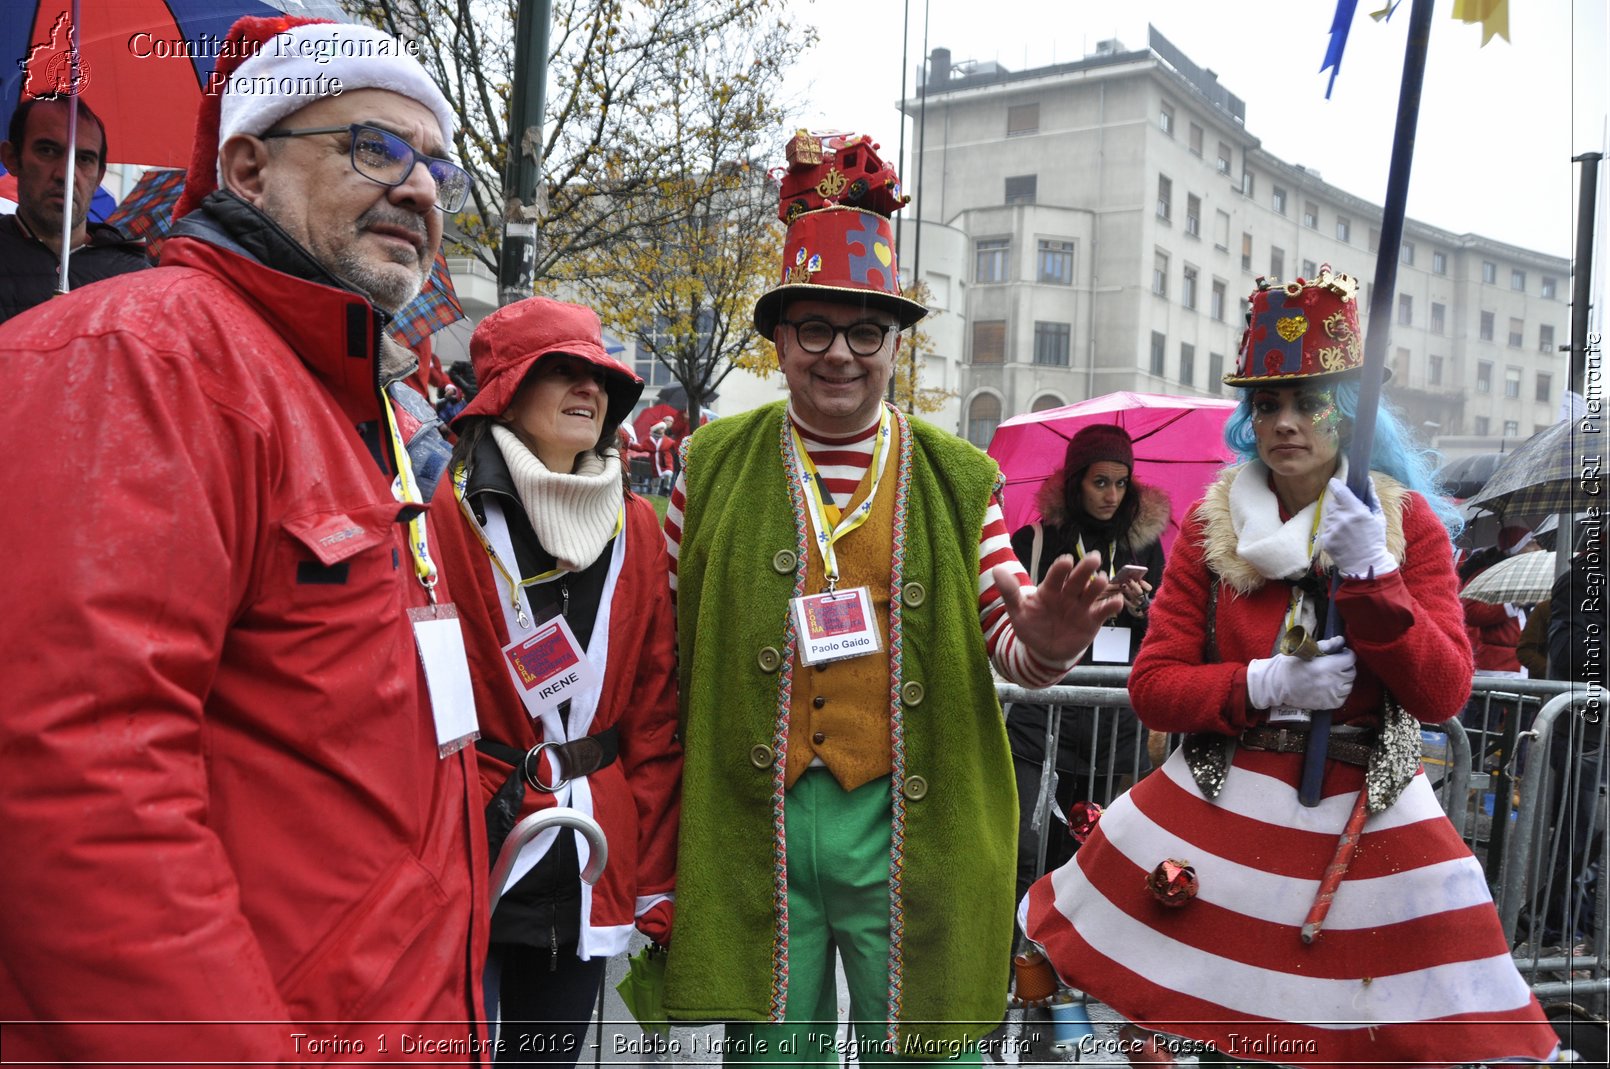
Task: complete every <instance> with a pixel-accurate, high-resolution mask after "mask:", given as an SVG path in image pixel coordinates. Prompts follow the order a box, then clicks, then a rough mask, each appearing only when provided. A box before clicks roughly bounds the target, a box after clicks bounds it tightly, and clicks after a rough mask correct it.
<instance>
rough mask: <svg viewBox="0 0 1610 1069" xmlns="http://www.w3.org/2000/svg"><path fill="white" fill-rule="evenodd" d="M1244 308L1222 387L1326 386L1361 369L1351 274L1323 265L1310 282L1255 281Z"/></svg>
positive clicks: (1355, 291) (1355, 287) (1360, 339)
mask: <svg viewBox="0 0 1610 1069" xmlns="http://www.w3.org/2000/svg"><path fill="white" fill-rule="evenodd" d="M1248 304H1249V308H1248V312H1247V328H1246V331H1245V332H1244V333H1243V334H1242V335H1241V351H1240V354H1239V358H1238V361H1237V366H1236V370H1235V371H1234V372H1232V373H1230V374H1228V375H1226V376H1224V379H1223V381H1224V384H1225V385H1226V386H1283V385H1286V384H1288V383H1298V382H1304V383H1307V382H1317V381H1328V380H1330V379H1334V378H1339V377H1341V376H1343V375H1353V374H1357V373H1358V372H1359V370H1360V369H1362V368H1363V366H1364V334H1363V331H1361V330H1360V329H1359V322H1358V280H1357V279H1355V278H1353V277H1352V276H1351V275H1340V274H1333V273H1332V272H1331V268H1330V265H1329V264H1324V265H1322V266H1321V267H1320V269H1319V275H1318V277H1317V278H1315V279H1313V280H1311V281H1310V280H1308V279H1303V278H1299V279H1297V280H1296V281H1295V282H1288V283H1285V284H1284V285H1282V284H1281V283H1280V282H1279V281H1277V280H1274V279H1267V278H1259V279H1258V288H1257V289H1255V290H1253V291H1252V294H1251V295H1250V297H1249V298H1248ZM1387 371H1388V373H1389V372H1390V369H1387ZM1383 381H1384V377H1383Z"/></svg>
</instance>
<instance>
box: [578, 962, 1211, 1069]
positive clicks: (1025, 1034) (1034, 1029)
mask: <svg viewBox="0 0 1610 1069" xmlns="http://www.w3.org/2000/svg"><path fill="white" fill-rule="evenodd" d="M643 945H645V941H644V940H643V939H642V937H641V936H639V937H635V938H634V941H633V943H632V946H631V948H630V950H629V952H628V953H627V954H625V955H622V956H621V957H617V958H615V959H613V960H611V961H610V963H609V965H608V967H607V968H606V972H605V982H604V1001H603V1012H602V1014H600V1015H596V1016H595V1018H594V1021H593V1025H592V1027H591V1029H590V1030H589V1032H588V1038H587V1045H586V1047H585V1048H584V1050H583V1052H582V1056H581V1058H580V1060H579V1061H578V1062H577V1066H578V1069H587V1067H588V1066H635V1065H655V1064H664V1065H668V1066H673V1065H674V1066H714V1065H718V1064H722V1062H723V1054H724V1053H729V1057H727V1059H726V1062H725V1064H727V1065H729V1066H741V1065H744V1064H747V1059H744V1058H743V1055H742V1054H741V1053H739V1052H725V1051H724V1047H723V1042H724V1041H723V1030H722V1027H721V1026H720V1025H707V1026H703V1027H686V1026H678V1027H675V1028H672V1029H671V1032H670V1035H669V1036H667V1037H663V1038H659V1039H655V1038H654V1037H650V1036H647V1035H645V1034H644V1032H643V1030H642V1029H641V1028H639V1027H638V1026H637V1022H636V1021H634V1020H633V1019H632V1015H631V1014H630V1013H629V1012H628V1011H627V1009H626V1006H625V1004H624V1003H622V1002H621V999H620V995H619V994H617V993H616V991H615V985H616V984H618V983H619V982H620V981H621V978H622V977H624V976H625V975H626V969H627V961H628V959H629V958H630V957H631V955H632V954H636V953H637V951H638V950H639V949H640V948H641V947H642V946H643ZM838 990H839V1017H840V1019H841V1020H842V1019H844V1018H845V1017H847V1016H848V1014H849V995H848V991H847V987H846V985H845V982H844V976H843V972H842V971H840V973H839V977H838ZM1089 1010H1090V1017H1091V1022H1092V1026H1093V1034H1092V1035H1091V1036H1090V1038H1088V1039H1086V1040H1085V1041H1083V1043H1081V1044H1080V1046H1079V1047H1078V1048H1076V1049H1074V1050H1071V1051H1066V1052H1057V1051H1054V1050H1053V1049H1052V1046H1051V1035H1050V1023H1049V1022H1047V1021H1044V1020H1031V1021H1030V1022H1028V1023H1027V1024H1025V1022H1024V1020H1023V1016H1024V1015H1023V1012H1022V1011H1017V1010H1014V1011H1012V1012H1010V1013H1009V1014H1008V1015H1007V1019H1006V1021H1005V1022H1004V1023H1003V1025H1002V1027H1001V1028H1000V1029H999V1030H998V1031H997V1032H995V1033H994V1034H992V1035H991V1036H990V1038H989V1040H988V1041H987V1042H986V1043H985V1066H986V1069H987V1067H988V1066H991V1065H1014V1066H1016V1065H1023V1066H1029V1065H1044V1066H1060V1065H1067V1064H1070V1063H1077V1064H1079V1065H1086V1066H1103V1065H1111V1066H1127V1065H1128V1064H1129V1061H1128V1058H1127V1057H1126V1056H1125V1054H1124V1052H1123V1044H1122V1042H1121V1041H1120V1039H1119V1037H1118V1029H1119V1027H1120V1026H1121V1025H1122V1024H1123V1021H1122V1020H1121V1019H1120V1018H1119V1017H1118V1016H1117V1014H1115V1013H1113V1012H1112V1011H1111V1010H1110V1009H1108V1008H1107V1007H1106V1006H1103V1005H1101V1004H1099V1003H1091V1004H1090V1007H1089ZM1031 1013H1032V1011H1031ZM853 1050H854V1045H853V1044H852V1043H850V1042H848V1035H847V1028H846V1026H844V1025H843V1024H841V1025H840V1026H839V1032H838V1042H837V1044H836V1046H835V1051H837V1052H851V1053H835V1054H834V1055H833V1059H832V1060H837V1061H839V1062H840V1063H841V1064H844V1065H846V1066H848V1065H852V1064H855V1063H856V1062H857V1060H858V1059H856V1058H855V1056H854V1054H853ZM1193 1061H1194V1059H1191V1058H1185V1057H1182V1058H1180V1059H1179V1063H1180V1065H1182V1066H1185V1065H1189V1064H1191V1063H1192V1062H1193ZM934 1064H935V1065H940V1064H943V1063H938V1062H936V1063H934Z"/></svg>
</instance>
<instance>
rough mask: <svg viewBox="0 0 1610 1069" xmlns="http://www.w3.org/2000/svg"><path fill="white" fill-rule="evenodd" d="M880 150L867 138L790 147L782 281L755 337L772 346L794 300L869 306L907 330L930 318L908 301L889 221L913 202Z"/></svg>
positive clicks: (804, 136)
mask: <svg viewBox="0 0 1610 1069" xmlns="http://www.w3.org/2000/svg"><path fill="white" fill-rule="evenodd" d="M877 148H878V146H877V144H876V142H874V141H872V140H871V139H869V138H866V137H861V136H853V135H836V136H828V137H826V138H825V139H824V138H821V137H817V136H815V135H812V134H808V133H806V132H805V131H803V130H802V131H800V132H799V133H798V134H796V135H795V136H794V139H793V141H791V142H790V143H789V146H788V160H789V169H788V173H787V174H786V176H785V177H784V178H783V180H782V190H781V194H782V195H781V198H780V201H781V206H780V208H779V210H778V216H779V218H781V219H783V220H784V221H785V222H787V223H788V237H787V238H786V240H785V241H784V243H783V263H782V274H781V278H780V281H779V282H778V284H777V286H775V287H774V288H772V289H771V290H768V291H767V292H766V293H764V294H762V295H761V298H760V300H758V301H756V302H755V329H756V330H758V331H760V333H762V334H764V335H766V336H767V337H768V338H769V337H771V335H772V331H773V330H775V329H776V327H777V320H778V318H779V316H780V315H781V314H782V309H783V305H785V304H786V303H787V302H788V301H790V300H800V299H805V300H811V299H814V300H828V301H855V302H857V303H861V302H864V303H866V304H869V305H873V306H874V307H878V308H883V309H886V310H887V311H889V312H892V313H893V314H894V315H895V317H896V318H897V319H898V320H899V322H900V326H901V328H902V329H903V328H905V327H909V326H911V325H912V324H913V323H916V322H917V321H918V320H920V319H922V318H923V317H924V316H926V315H927V314H928V309H926V308H924V307H923V306H922V305H920V304H918V303H917V302H916V301H913V300H909V299H907V298H905V297H902V296H901V295H900V269H899V267H898V266H897V265H896V263H895V255H894V228H893V227H891V226H890V225H889V214H890V213H892V212H895V211H898V210H899V209H900V208H901V207H903V206H904V205H905V204H906V202H907V200H909V199H910V198H908V197H906V196H905V195H904V194H902V193H901V192H900V180H899V179H898V178H897V177H896V176H895V173H894V169H893V168H892V167H890V166H889V165H888V164H886V163H884V162H883V161H882V160H880V159H879V158H878V155H877ZM846 168H848V171H849V172H850V173H847V172H846V170H845V169H846Z"/></svg>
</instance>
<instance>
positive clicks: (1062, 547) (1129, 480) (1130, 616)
mask: <svg viewBox="0 0 1610 1069" xmlns="http://www.w3.org/2000/svg"><path fill="white" fill-rule="evenodd" d="M1134 467H1135V447H1134V443H1133V442H1131V441H1130V438H1129V434H1128V432H1126V431H1125V430H1124V429H1123V428H1122V427H1119V426H1116V425H1114V424H1110V423H1098V424H1094V425H1092V426H1088V427H1085V428H1083V429H1082V430H1080V431H1079V432H1078V433H1077V434H1075V435H1074V436H1073V437H1072V438H1071V439H1069V441H1068V448H1067V451H1066V453H1064V454H1063V462H1062V467H1061V468H1060V469H1058V470H1057V471H1055V472H1053V473H1052V474H1051V475H1050V476H1049V477H1048V478H1047V479H1046V480H1045V482H1044V483H1043V484H1042V485H1041V487H1040V491H1039V495H1038V498H1037V504H1038V505H1039V511H1040V520H1039V521H1038V522H1036V523H1031V524H1029V525H1027V526H1026V527H1021V528H1019V529H1018V531H1017V533H1016V534H1014V535H1013V536H1012V549H1013V550H1014V551H1015V552H1016V553H1017V556H1018V559H1019V560H1021V561H1022V562H1023V566H1024V567H1025V568H1027V569H1028V571H1029V575H1030V576H1031V577H1032V578H1033V579H1034V580H1035V581H1036V582H1038V581H1039V579H1040V577H1041V576H1043V575H1044V574H1045V571H1046V569H1047V568H1049V567H1050V566H1051V562H1052V561H1054V560H1056V559H1057V558H1058V557H1060V556H1062V555H1063V554H1064V553H1069V554H1072V555H1073V557H1074V559H1075V560H1077V559H1078V558H1080V557H1082V556H1084V554H1085V553H1087V552H1091V551H1098V552H1100V553H1101V565H1102V571H1104V572H1105V573H1107V575H1108V576H1116V575H1117V573H1118V569H1120V568H1122V567H1123V566H1124V565H1126V564H1138V565H1140V566H1142V567H1144V568H1145V569H1146V576H1145V578H1144V579H1139V580H1132V581H1130V582H1128V583H1126V584H1124V609H1123V611H1122V612H1120V613H1119V614H1118V615H1117V616H1116V617H1114V618H1113V619H1112V620H1109V621H1108V627H1110V628H1114V629H1122V630H1124V631H1127V632H1128V634H1127V635H1123V634H1119V633H1118V631H1114V632H1113V633H1112V638H1113V640H1114V641H1113V644H1112V646H1111V647H1110V648H1109V647H1103V646H1092V647H1091V650H1090V652H1089V653H1087V654H1086V655H1085V659H1084V661H1083V662H1081V663H1084V664H1092V663H1103V664H1129V663H1130V662H1132V661H1133V660H1134V658H1135V653H1136V651H1137V650H1139V649H1140V640H1141V637H1142V636H1143V635H1145V633H1146V622H1147V606H1148V605H1149V604H1150V602H1151V595H1152V592H1153V591H1154V590H1155V589H1156V587H1157V584H1158V583H1159V582H1160V581H1161V580H1162V575H1163V546H1162V543H1161V541H1160V539H1161V538H1162V535H1163V531H1164V530H1166V529H1167V527H1168V518H1169V507H1168V497H1167V495H1165V494H1164V493H1163V492H1162V491H1161V490H1158V489H1155V488H1153V487H1150V486H1145V485H1143V484H1141V483H1138V482H1136V481H1135V480H1134V477H1133V472H1134ZM1115 651H1116V652H1115ZM1046 713H1047V709H1046V707H1045V706H1043V705H1013V706H1011V707H1010V708H1009V709H1008V710H1007V713H1006V734H1007V738H1008V739H1009V740H1010V741H1011V744H1012V767H1013V770H1014V771H1015V772H1016V773H1017V793H1018V808H1019V823H1018V851H1017V895H1018V898H1019V899H1021V898H1022V897H1023V895H1024V894H1025V893H1026V892H1027V891H1028V888H1029V884H1031V883H1033V882H1034V880H1035V878H1036V877H1037V876H1038V875H1039V874H1040V873H1041V872H1048V871H1050V870H1051V869H1054V868H1057V867H1059V866H1060V865H1062V864H1063V863H1064V862H1066V861H1067V860H1068V859H1069V858H1070V857H1072V856H1073V851H1074V850H1075V849H1076V846H1077V844H1076V843H1075V841H1074V839H1073V837H1072V836H1071V835H1070V834H1069V831H1068V825H1067V822H1066V821H1063V820H1059V819H1057V818H1056V816H1055V814H1052V815H1050V816H1048V817H1047V818H1046V820H1045V826H1044V828H1043V829H1041V831H1035V830H1034V829H1033V826H1032V818H1033V814H1034V809H1035V803H1036V800H1037V799H1038V797H1039V794H1040V782H1041V779H1042V777H1043V775H1044V773H1045V771H1046V769H1047V768H1048V766H1049V765H1050V762H1048V761H1046V759H1045V728H1046ZM1143 735H1144V733H1143V732H1142V731H1141V730H1140V723H1139V722H1138V721H1137V720H1136V719H1135V714H1134V713H1133V712H1132V711H1130V710H1129V709H1114V710H1108V711H1107V712H1106V713H1104V714H1102V715H1100V716H1098V714H1097V712H1096V710H1095V709H1093V708H1090V707H1088V706H1067V707H1064V708H1063V710H1062V722H1061V730H1060V732H1059V734H1058V746H1057V760H1056V764H1055V772H1056V776H1057V781H1056V784H1057V786H1056V799H1057V803H1058V805H1059V806H1060V807H1061V808H1062V811H1063V812H1064V813H1067V812H1068V811H1069V807H1070V806H1072V805H1073V804H1074V803H1075V802H1079V801H1090V802H1095V803H1096V804H1098V805H1106V804H1107V803H1108V802H1109V801H1111V800H1112V797H1113V796H1114V795H1116V794H1118V793H1119V792H1120V791H1122V790H1123V789H1124V787H1126V786H1128V783H1127V782H1126V778H1127V776H1128V775H1129V774H1130V773H1132V772H1134V771H1136V770H1137V768H1141V769H1143V768H1145V767H1147V766H1146V765H1145V764H1143V763H1141V762H1142V761H1143V760H1144V758H1143V756H1142V755H1143V749H1142V747H1141V746H1140V740H1141V738H1142V737H1143ZM1041 832H1043V833H1044V835H1045V836H1046V844H1045V846H1046V849H1045V856H1044V861H1043V862H1042V861H1041V860H1040V856H1039V845H1040V844H1039V840H1040V834H1041Z"/></svg>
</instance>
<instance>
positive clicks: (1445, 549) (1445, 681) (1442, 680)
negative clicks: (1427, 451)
mask: <svg viewBox="0 0 1610 1069" xmlns="http://www.w3.org/2000/svg"><path fill="white" fill-rule="evenodd" d="M1403 537H1404V542H1405V550H1404V559H1403V565H1402V567H1400V568H1399V569H1398V570H1397V571H1395V572H1391V573H1388V574H1387V575H1385V576H1383V577H1382V578H1380V579H1373V580H1362V579H1349V580H1344V581H1343V582H1342V585H1341V589H1340V590H1339V591H1338V593H1337V595H1336V610H1337V612H1338V613H1340V615H1341V617H1342V623H1343V625H1344V626H1345V628H1346V631H1347V644H1348V646H1349V648H1351V649H1352V650H1353V652H1354V653H1356V654H1357V655H1358V659H1359V663H1360V665H1361V667H1362V668H1365V669H1368V670H1369V672H1370V673H1371V674H1372V675H1374V676H1375V677H1376V678H1378V679H1379V680H1380V681H1381V682H1382V683H1383V684H1384V685H1385V686H1386V688H1387V689H1388V690H1389V691H1391V692H1392V695H1393V697H1395V698H1396V699H1397V700H1398V702H1399V703H1400V704H1402V706H1403V707H1404V708H1405V709H1407V710H1408V711H1409V712H1410V713H1411V714H1413V715H1414V716H1415V717H1416V718H1418V719H1420V720H1422V721H1424V722H1426V723H1428V724H1440V723H1441V722H1442V721H1444V720H1447V719H1448V718H1449V717H1452V716H1455V715H1457V714H1458V712H1459V710H1461V709H1463V708H1464V706H1465V702H1466V701H1467V700H1469V698H1470V678H1471V674H1472V670H1473V669H1472V665H1471V655H1470V642H1469V640H1468V639H1467V638H1466V637H1465V617H1464V613H1463V611H1462V610H1461V609H1460V603H1459V593H1458V591H1459V580H1458V577H1457V576H1456V575H1455V574H1454V570H1453V548H1452V546H1451V544H1450V543H1449V541H1448V532H1447V529H1446V528H1444V527H1443V526H1442V524H1441V523H1440V522H1439V521H1438V520H1437V517H1436V514H1435V513H1434V512H1432V511H1431V507H1430V506H1429V505H1427V504H1426V502H1425V499H1424V498H1422V497H1420V496H1419V495H1418V494H1411V495H1410V496H1409V497H1408V498H1407V499H1406V500H1405V502H1404V508H1403ZM1499 611H1500V612H1502V611H1503V610H1502V609H1500V610H1499Z"/></svg>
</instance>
